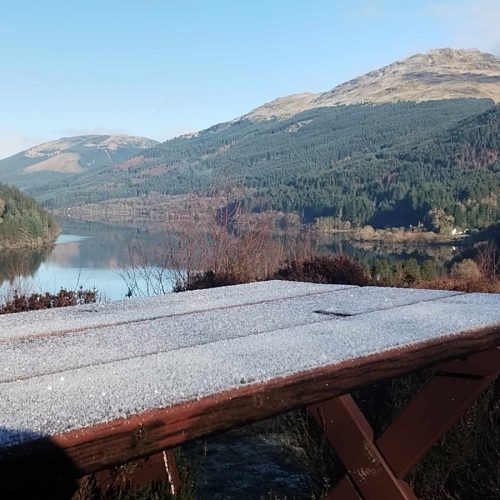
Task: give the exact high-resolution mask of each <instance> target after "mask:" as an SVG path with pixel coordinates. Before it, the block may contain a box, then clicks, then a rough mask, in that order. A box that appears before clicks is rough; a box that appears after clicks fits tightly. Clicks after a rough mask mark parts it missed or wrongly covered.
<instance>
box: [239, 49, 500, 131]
mask: <svg viewBox="0 0 500 500" xmlns="http://www.w3.org/2000/svg"><path fill="white" fill-rule="evenodd" d="M459 98H486V99H492V100H493V101H495V102H500V58H499V57H497V56H495V55H493V54H489V53H486V52H481V51H480V50H478V49H450V48H443V49H433V50H430V51H428V52H425V53H419V54H414V55H412V56H410V57H408V58H406V59H403V60H400V61H396V62H394V63H391V64H389V65H387V66H383V67H382V68H379V69H375V70H373V71H370V72H368V73H365V74H364V75H361V76H358V77H356V78H353V79H351V80H349V81H347V82H343V83H341V84H339V85H337V86H336V87H334V88H333V89H331V90H328V91H325V92H319V93H312V92H303V93H299V94H292V95H289V96H284V97H278V98H277V99H274V100H273V101H271V102H269V103H266V104H263V105H262V106H259V107H257V108H255V109H254V110H252V111H250V112H249V113H246V114H245V115H243V116H242V117H241V118H242V119H249V120H255V121H258V120H269V119H273V118H276V119H284V118H288V117H290V116H293V115H295V114H297V113H301V112H303V111H307V110H308V109H314V108H318V107H329V106H338V105H342V104H346V105H349V104H367V103H372V104H381V103H386V102H400V101H415V102H421V101H429V100H441V99H459Z"/></svg>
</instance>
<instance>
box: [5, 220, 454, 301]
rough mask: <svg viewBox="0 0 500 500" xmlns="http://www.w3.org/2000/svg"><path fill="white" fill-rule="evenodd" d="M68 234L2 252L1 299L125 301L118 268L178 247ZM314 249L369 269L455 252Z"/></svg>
mask: <svg viewBox="0 0 500 500" xmlns="http://www.w3.org/2000/svg"><path fill="white" fill-rule="evenodd" d="M59 224H60V226H61V227H62V230H63V233H62V235H61V236H60V237H59V238H58V240H57V242H56V243H55V244H54V245H52V246H51V247H49V248H44V249H38V250H23V251H16V252H13V251H11V252H1V253H0V300H1V298H2V296H3V295H5V292H6V290H7V289H8V288H9V287H10V288H12V287H14V288H18V289H20V290H21V291H29V292H45V291H51V292H57V291H59V289H60V288H61V287H65V288H69V289H75V288H78V287H80V286H82V287H84V288H90V289H93V288H95V289H96V290H98V291H99V292H101V293H102V294H103V296H104V297H106V298H109V299H120V298H123V297H125V296H126V295H127V293H128V292H129V288H128V286H127V283H126V282H125V280H124V279H123V278H122V276H121V275H120V273H119V272H117V269H120V268H122V269H123V268H125V269H126V268H127V267H129V266H130V263H131V249H133V248H139V249H140V251H141V256H142V258H143V259H144V257H146V259H147V260H149V262H155V259H156V260H157V257H158V255H161V254H162V253H163V255H165V253H166V252H165V249H173V248H179V244H178V236H176V235H175V234H173V233H164V232H161V231H160V230H158V229H157V228H155V227H141V228H133V227H123V226H111V225H108V224H101V223H96V222H81V221H76V220H74V219H61V220H60V221H59ZM294 237H297V236H293V235H289V237H283V235H282V236H281V241H282V242H283V243H284V245H285V246H290V247H291V246H292V244H293V241H291V240H289V238H291V239H292V240H293V238H294ZM311 238H312V241H310V243H311V245H312V247H313V248H314V249H315V250H316V251H320V252H321V253H330V254H331V253H339V252H342V253H344V254H346V255H348V256H352V257H356V258H358V259H359V260H360V261H361V262H363V263H364V264H366V265H367V266H371V265H373V264H374V263H375V261H377V260H380V259H390V260H401V259H410V258H415V259H416V260H417V261H420V262H422V261H424V260H426V259H429V258H430V259H432V260H434V262H436V263H437V265H438V267H439V266H444V265H445V263H446V262H448V261H450V260H451V259H452V258H453V257H454V255H455V251H456V249H455V250H454V249H453V247H452V246H451V245H428V244H427V245H415V244H411V243H403V244H397V245H394V244H391V245H386V244H383V243H381V242H378V241H377V242H354V241H351V240H350V239H349V236H348V235H338V234H337V235H323V236H317V235H316V236H312V237H311ZM167 265H168V263H167Z"/></svg>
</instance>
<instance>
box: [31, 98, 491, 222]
mask: <svg viewBox="0 0 500 500" xmlns="http://www.w3.org/2000/svg"><path fill="white" fill-rule="evenodd" d="M498 115H499V107H498V105H495V104H494V103H493V102H492V101H490V100H479V99H457V100H442V101H429V102H421V103H411V102H407V103H394V104H382V105H351V106H336V107H328V108H318V109H314V110H310V111H306V112H304V113H300V114H297V115H295V116H293V117H292V118H289V119H287V120H277V119H273V120H267V121H258V122H255V121H251V120H246V119H245V120H239V121H236V122H230V123H225V124H220V125H217V126H215V127H212V128H210V129H207V130H205V131H202V132H200V133H199V134H196V135H192V136H185V137H180V138H176V139H172V140H170V141H167V142H165V143H163V144H161V145H160V146H158V147H155V148H152V149H149V150H147V151H145V152H144V153H142V154H141V155H140V156H137V157H134V158H132V159H131V160H128V161H126V162H123V163H121V164H119V165H118V166H115V167H110V168H106V169H102V170H100V171H99V172H98V173H95V172H94V173H93V175H85V174H83V175H82V174H81V175H80V176H79V177H78V179H77V182H75V180H72V181H71V182H69V181H67V180H61V181H60V182H59V183H55V184H53V185H51V186H50V189H49V190H46V189H33V190H31V193H32V194H33V195H35V196H37V197H38V198H39V199H41V200H44V202H45V203H46V204H47V205H48V206H50V207H56V206H70V205H74V204H76V203H93V202H99V201H102V200H107V199H113V198H126V197H131V196H137V195H141V194H148V193H152V192H161V193H165V194H180V193H188V192H198V193H200V194H207V193H209V192H210V191H211V190H213V189H214V188H215V189H218V188H224V187H226V186H228V185H236V186H242V187H244V188H245V190H246V197H245V198H246V202H247V204H248V206H249V207H251V208H252V209H255V210H262V209H276V210H283V211H296V212H298V213H300V214H301V216H302V217H303V220H304V221H305V222H311V221H312V220H314V218H316V217H321V216H332V217H337V218H340V219H341V220H344V221H350V222H352V223H356V224H366V223H369V224H372V225H374V226H376V227H383V226H393V225H397V226H401V225H404V226H408V225H410V224H418V223H419V222H424V221H426V220H428V219H432V218H434V219H435V218H438V219H439V218H442V219H446V220H447V221H448V222H449V223H450V224H451V223H453V224H456V225H457V226H459V227H469V226H474V227H483V226H485V225H487V224H489V223H490V222H493V221H495V220H496V219H497V218H498V194H499V193H498V190H499V177H500V173H499V156H498V151H499V144H498ZM74 186H75V187H74ZM431 210H434V212H433V213H432V214H430V215H429V211H431ZM443 212H444V213H443ZM433 214H434V215H433ZM450 217H453V218H454V219H453V221H451V219H450ZM429 223H430V224H433V223H434V222H432V221H430V222H429Z"/></svg>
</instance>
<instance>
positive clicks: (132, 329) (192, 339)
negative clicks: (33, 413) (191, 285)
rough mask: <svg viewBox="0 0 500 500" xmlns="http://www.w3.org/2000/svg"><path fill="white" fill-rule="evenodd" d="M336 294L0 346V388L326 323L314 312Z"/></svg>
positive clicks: (326, 319) (148, 321)
mask: <svg viewBox="0 0 500 500" xmlns="http://www.w3.org/2000/svg"><path fill="white" fill-rule="evenodd" d="M339 293H340V292H339V291H334V292H322V293H319V294H310V295H307V296H301V297H292V298H284V299H280V300H273V301H269V302H261V303H259V304H244V305H241V306H238V307H231V308H225V309H215V310H211V311H203V312H196V313H190V314H183V315H178V316H172V317H164V318H158V319H152V320H151V319H150V320H147V321H137V322H133V323H127V324H122V325H113V326H107V327H101V328H98V329H91V330H83V331H80V332H71V333H66V334H63V335H51V336H43V337H37V338H33V337H31V338H30V339H29V340H15V341H14V340H11V341H10V342H9V343H8V344H4V345H1V344H0V353H1V357H2V362H3V364H4V366H5V370H3V371H0V382H8V381H13V380H20V379H26V378H31V377H36V376H39V375H47V374H50V373H58V372H63V371H65V370H68V369H72V370H74V369H77V368H81V367H85V366H93V365H96V364H99V363H102V364H104V363H109V362H112V361H119V360H126V359H131V358H138V357H140V356H147V355H151V354H157V353H159V352H169V351H174V350H179V349H183V348H187V347H193V346H197V345H203V344H207V343H209V342H214V341H217V342H219V341H222V340H229V339H236V338H239V337H246V336H248V335H254V334H259V333H263V332H269V331H273V330H279V329H283V328H290V327H294V326H299V325H304V326H306V325H312V324H313V323H317V322H323V321H329V320H330V319H331V318H330V317H328V316H325V315H322V314H318V313H315V312H314V311H315V310H317V309H320V308H321V307H324V306H326V305H328V304H331V303H332V302H334V301H335V300H337V299H336V298H335V295H337V294H339Z"/></svg>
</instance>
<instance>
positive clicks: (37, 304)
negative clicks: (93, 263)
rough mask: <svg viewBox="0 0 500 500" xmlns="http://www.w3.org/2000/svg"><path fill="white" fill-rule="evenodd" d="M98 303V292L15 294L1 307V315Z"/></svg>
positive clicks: (63, 291)
mask: <svg viewBox="0 0 500 500" xmlns="http://www.w3.org/2000/svg"><path fill="white" fill-rule="evenodd" d="M96 301H97V291H96V290H84V289H83V288H80V289H79V290H76V291H74V290H66V289H64V288H61V290H60V291H59V292H58V293H56V294H53V293H49V292H46V293H32V294H31V295H26V294H23V293H18V292H15V293H14V296H13V297H12V298H11V299H9V300H7V302H6V303H5V304H3V305H2V306H0V314H10V313H18V312H24V311H37V310H40V309H52V308H54V307H67V306H76V305H78V304H90V303H93V302H96Z"/></svg>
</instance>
